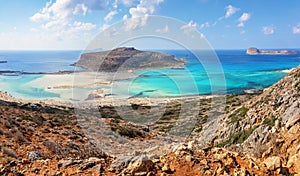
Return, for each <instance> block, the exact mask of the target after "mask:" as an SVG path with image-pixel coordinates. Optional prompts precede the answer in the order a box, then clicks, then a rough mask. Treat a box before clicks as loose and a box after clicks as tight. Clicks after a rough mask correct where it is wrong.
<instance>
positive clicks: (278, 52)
mask: <svg viewBox="0 0 300 176" xmlns="http://www.w3.org/2000/svg"><path fill="white" fill-rule="evenodd" d="M246 53H247V54H249V55H257V54H270V55H286V54H297V51H294V50H258V49H257V48H254V47H251V48H248V49H247V51H246Z"/></svg>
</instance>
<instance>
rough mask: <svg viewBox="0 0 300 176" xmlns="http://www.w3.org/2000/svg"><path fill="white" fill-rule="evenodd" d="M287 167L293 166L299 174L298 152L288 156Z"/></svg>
mask: <svg viewBox="0 0 300 176" xmlns="http://www.w3.org/2000/svg"><path fill="white" fill-rule="evenodd" d="M287 167H288V168H294V171H295V172H296V173H299V174H300V153H299V154H296V155H294V156H292V157H290V158H289V160H288V162H287Z"/></svg>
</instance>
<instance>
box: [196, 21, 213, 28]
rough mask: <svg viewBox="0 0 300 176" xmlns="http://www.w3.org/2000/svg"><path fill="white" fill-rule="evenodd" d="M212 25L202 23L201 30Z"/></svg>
mask: <svg viewBox="0 0 300 176" xmlns="http://www.w3.org/2000/svg"><path fill="white" fill-rule="evenodd" d="M210 26H211V25H210V24H209V23H208V22H206V23H202V24H201V25H200V27H199V28H200V29H203V28H209V27H210Z"/></svg>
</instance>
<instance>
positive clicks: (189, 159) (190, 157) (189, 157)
mask: <svg viewBox="0 0 300 176" xmlns="http://www.w3.org/2000/svg"><path fill="white" fill-rule="evenodd" d="M185 161H187V162H192V161H193V157H192V156H191V155H187V156H186V157H185Z"/></svg>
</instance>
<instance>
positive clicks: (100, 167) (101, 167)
mask: <svg viewBox="0 0 300 176" xmlns="http://www.w3.org/2000/svg"><path fill="white" fill-rule="evenodd" d="M95 167H96V169H97V170H98V171H99V172H100V173H102V172H103V171H104V168H103V166H102V164H98V165H97V166H95Z"/></svg>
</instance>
